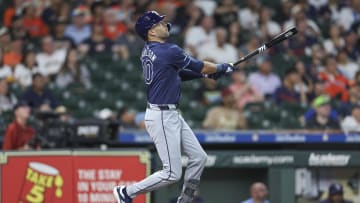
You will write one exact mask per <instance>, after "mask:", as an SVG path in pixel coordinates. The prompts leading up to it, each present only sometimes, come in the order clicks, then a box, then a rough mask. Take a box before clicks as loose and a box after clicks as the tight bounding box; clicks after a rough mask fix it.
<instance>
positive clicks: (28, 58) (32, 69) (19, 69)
mask: <svg viewBox="0 0 360 203" xmlns="http://www.w3.org/2000/svg"><path fill="white" fill-rule="evenodd" d="M38 72H39V67H38V65H37V62H36V54H35V52H33V51H28V52H27V53H25V55H24V57H23V60H22V63H20V64H18V65H16V66H15V70H14V79H15V80H16V81H17V83H19V84H20V85H21V86H22V87H29V86H30V85H31V81H32V74H33V73H38Z"/></svg>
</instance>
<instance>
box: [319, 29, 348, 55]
mask: <svg viewBox="0 0 360 203" xmlns="http://www.w3.org/2000/svg"><path fill="white" fill-rule="evenodd" d="M329 32H330V38H329V39H325V40H324V42H323V46H324V48H325V51H326V53H327V54H328V55H336V54H337V52H338V50H341V49H342V48H343V47H344V45H345V41H344V38H342V37H341V35H340V34H341V31H340V27H339V26H338V25H336V24H332V25H331V26H330V30H329Z"/></svg>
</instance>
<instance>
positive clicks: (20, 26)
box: [10, 15, 30, 40]
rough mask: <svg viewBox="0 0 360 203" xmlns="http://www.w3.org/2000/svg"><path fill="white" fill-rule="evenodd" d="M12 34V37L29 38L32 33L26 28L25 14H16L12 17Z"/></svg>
mask: <svg viewBox="0 0 360 203" xmlns="http://www.w3.org/2000/svg"><path fill="white" fill-rule="evenodd" d="M10 35H11V38H12V39H23V40H27V39H29V37H30V35H29V32H28V31H27V30H26V29H25V26H24V19H23V16H21V15H15V16H13V17H12V22H11V26H10Z"/></svg>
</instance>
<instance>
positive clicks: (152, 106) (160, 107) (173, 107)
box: [147, 103, 178, 111]
mask: <svg viewBox="0 0 360 203" xmlns="http://www.w3.org/2000/svg"><path fill="white" fill-rule="evenodd" d="M147 107H148V108H149V109H154V110H160V111H166V110H176V109H177V108H178V105H177V104H150V103H147Z"/></svg>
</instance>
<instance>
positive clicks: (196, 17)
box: [171, 0, 204, 34]
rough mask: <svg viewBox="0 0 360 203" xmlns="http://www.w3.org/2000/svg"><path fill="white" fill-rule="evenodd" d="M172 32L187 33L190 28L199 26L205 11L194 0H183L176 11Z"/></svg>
mask: <svg viewBox="0 0 360 203" xmlns="http://www.w3.org/2000/svg"><path fill="white" fill-rule="evenodd" d="M175 13H176V14H175V17H174V21H173V24H174V25H173V26H172V27H171V33H173V34H185V33H186V32H187V31H188V29H190V28H192V27H194V26H197V25H198V24H199V23H200V21H201V20H202V19H203V17H204V13H203V11H202V10H201V9H200V8H199V7H198V6H196V5H195V3H194V1H193V0H183V1H182V5H180V6H179V7H178V8H177V9H176V12H175Z"/></svg>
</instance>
